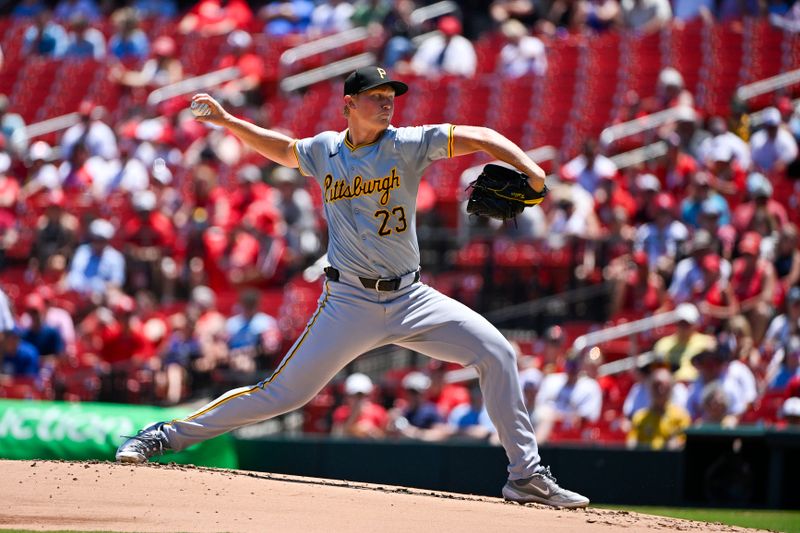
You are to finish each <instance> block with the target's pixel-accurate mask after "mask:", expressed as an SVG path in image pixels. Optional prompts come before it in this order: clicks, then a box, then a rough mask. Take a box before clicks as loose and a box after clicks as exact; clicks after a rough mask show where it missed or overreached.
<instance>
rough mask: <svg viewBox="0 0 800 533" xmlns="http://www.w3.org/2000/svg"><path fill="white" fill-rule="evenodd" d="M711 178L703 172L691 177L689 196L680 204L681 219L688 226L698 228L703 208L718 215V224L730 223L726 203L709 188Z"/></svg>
mask: <svg viewBox="0 0 800 533" xmlns="http://www.w3.org/2000/svg"><path fill="white" fill-rule="evenodd" d="M712 180H713V177H712V176H711V175H710V174H709V173H708V172H704V171H699V172H697V173H695V175H694V176H692V188H691V191H690V193H689V195H688V196H687V197H686V198H685V199H684V200H683V202H682V203H681V219H683V222H684V223H686V224H687V225H689V226H692V227H694V228H697V227H699V226H700V214H701V213H702V212H703V208H704V207H705V209H706V211H710V210H712V209H713V210H714V211H715V212H717V213H718V214H719V224H720V225H725V224H730V222H731V211H730V208H729V207H728V201H727V200H725V197H724V196H722V195H721V194H719V193H718V192H717V191H715V190H714V189H713V188H712V187H711V181H712Z"/></svg>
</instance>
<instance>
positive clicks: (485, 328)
mask: <svg viewBox="0 0 800 533" xmlns="http://www.w3.org/2000/svg"><path fill="white" fill-rule="evenodd" d="M408 90H409V88H408V86H407V85H406V84H404V83H402V82H399V81H395V80H392V79H391V78H390V76H389V73H387V71H386V70H384V69H382V68H380V67H366V68H362V69H359V70H357V71H355V72H353V73H352V74H351V75H350V76H348V78H347V79H346V80H345V83H344V97H343V106H344V116H345V118H346V120H347V129H345V130H344V131H340V132H334V131H326V132H323V133H320V134H318V135H316V136H314V137H310V138H306V139H293V138H291V137H287V136H286V135H283V134H281V133H278V132H275V131H271V130H268V129H264V128H260V127H258V126H256V125H254V124H251V123H248V122H245V121H243V120H240V119H238V118H235V117H233V116H232V115H230V114H229V113H228V112H227V111H226V110H225V109H223V108H222V106H220V104H219V103H217V102H216V101H215V100H214V99H213V98H212V97H211V96H209V95H207V94H198V95H195V96H194V97H193V102H192V109H193V111H194V112H195V114H196V115H197V120H199V121H201V122H208V123H211V124H216V125H218V126H223V127H226V128H228V129H229V130H230V131H231V132H232V133H233V134H234V135H236V136H237V137H238V138H239V139H241V140H242V141H243V142H244V143H245V144H247V145H248V146H250V147H252V148H253V149H254V150H256V151H258V152H259V153H260V154H262V155H263V156H264V157H266V158H268V159H271V160H272V161H275V162H276V163H279V164H281V165H285V166H287V167H291V168H299V170H300V172H301V173H302V174H304V175H305V176H308V177H311V178H313V179H315V180H316V181H317V183H318V184H319V186H320V187H321V189H322V197H323V202H324V210H325V217H326V218H327V221H328V228H329V244H328V259H329V262H330V266H329V267H328V268H327V269H326V270H325V273H326V278H327V279H326V282H325V284H324V288H323V291H322V294H321V296H320V298H319V304H318V307H317V310H316V312H315V313H314V314H313V316H312V317H311V318H310V320H309V321H308V324H307V326H306V328H305V330H304V331H303V333H302V334H301V335H300V337H299V338H298V339H297V341H296V342H295V343H294V345H293V346H292V347H291V349H290V350H289V352H288V353H287V354H286V355H285V356H284V358H283V360H282V361H281V363H280V364H279V365H278V367H277V368H276V369H275V371H274V372H273V373H272V375H271V376H269V377H267V378H266V379H264V380H263V381H261V382H260V383H257V384H255V385H253V386H251V387H242V388H239V389H234V390H231V391H229V392H227V393H225V394H223V395H222V396H221V397H219V398H217V399H216V400H214V401H212V402H211V403H209V404H208V405H205V406H204V407H202V408H201V409H199V410H198V411H196V412H195V413H193V414H191V415H190V416H188V417H186V418H184V419H180V420H172V421H170V422H161V423H158V424H154V425H152V426H150V427H148V428H146V429H144V430H142V431H140V432H139V433H138V435H136V436H134V437H130V438H128V439H127V440H126V441H125V442H124V443H123V444H122V445H121V446H120V447H119V449H118V451H117V454H116V458H117V460H118V461H124V462H133V463H141V462H144V461H146V460H147V459H148V458H150V457H152V456H153V455H155V454H159V453H162V452H163V451H164V450H182V449H184V448H186V447H187V446H191V445H192V444H194V443H197V442H200V441H203V440H206V439H210V438H212V437H215V436H217V435H220V434H221V433H224V432H227V431H231V430H233V429H236V428H238V427H241V426H244V425H246V424H252V423H254V422H260V421H263V420H266V419H268V418H271V417H274V416H277V415H280V414H282V413H286V412H288V411H292V410H294V409H297V408H299V407H301V406H302V405H304V404H305V403H306V402H308V401H309V400H310V399H311V398H312V397H314V395H315V394H316V393H317V392H318V391H319V390H320V389H321V388H322V387H323V386H324V385H325V384H326V383H327V382H328V381H329V380H331V378H333V377H334V376H335V375H336V374H337V373H338V372H339V371H340V370H341V369H342V368H343V367H344V366H345V365H347V363H349V362H350V361H352V360H353V359H354V358H356V357H357V356H358V355H359V354H361V353H364V352H366V351H369V350H371V349H373V348H377V347H379V346H383V345H386V344H396V345H399V346H402V347H405V348H408V349H410V350H414V351H417V352H420V353H423V354H426V355H428V356H430V357H433V358H436V359H439V360H442V361H450V362H456V363H459V364H461V365H464V366H467V365H470V366H474V367H475V368H476V369H477V371H478V374H479V376H480V387H481V391H482V393H483V396H484V398H485V402H486V408H487V410H488V412H489V415H490V416H491V419H492V422H493V423H494V425H495V427H496V428H497V431H498V435H499V438H500V441H501V443H502V445H503V447H504V449H505V451H506V454H507V456H508V461H509V466H508V482H507V483H506V484H505V486H504V487H503V490H502V493H503V496H504V497H505V498H506V499H508V500H512V501H517V502H539V503H544V504H548V505H552V506H557V507H585V506H586V505H588V503H589V500H588V499H587V498H585V497H584V496H581V495H580V494H577V493H575V492H571V491H569V490H566V489H564V488H562V487H560V486H559V485H558V484H557V483H556V480H555V478H554V477H553V476H552V474H551V473H550V471H549V468H547V467H544V466H543V465H542V464H541V462H540V458H539V453H538V447H537V444H536V437H535V436H534V433H533V427H532V426H531V422H530V419H529V417H528V413H527V412H526V409H525V404H524V401H523V397H522V392H521V390H520V386H519V381H518V378H517V364H516V360H515V359H516V356H515V352H514V350H513V348H512V347H511V345H510V344H509V343H508V341H507V340H506V339H505V338H504V337H503V336H502V335H501V334H500V332H499V331H497V329H496V328H495V327H494V326H492V325H491V324H490V323H489V322H488V321H487V320H486V319H484V318H483V317H482V316H481V315H479V314H478V313H476V312H474V311H473V310H471V309H469V308H468V307H466V306H465V305H463V304H461V303H459V302H457V301H455V300H452V299H450V298H448V297H446V296H444V295H443V294H441V293H439V292H437V291H436V290H435V289H433V288H431V287H429V286H427V285H425V284H424V283H421V282H420V272H419V261H420V257H419V246H418V244H417V235H416V198H417V189H418V186H419V182H420V178H421V176H422V173H423V171H424V170H425V168H426V167H427V166H428V165H430V164H431V163H433V162H434V161H436V160H438V159H444V158H447V157H456V156H460V155H464V154H469V153H473V152H477V151H483V152H486V153H488V154H489V155H491V156H492V157H494V158H495V159H499V160H501V161H504V162H506V163H508V164H510V165H511V166H513V167H515V168H516V169H518V170H519V172H516V171H513V172H512V174H514V175H513V176H509V174H508V173H507V172H506V171H507V169H503V168H502V167H499V168H501V172H500V173H499V174H498V171H497V170H496V168H498V167H495V169H491V168H489V169H487V170H486V171H485V174H491V175H492V179H491V180H488V181H487V180H483V181H482V182H478V183H476V184H475V187H474V188H473V195H475V194H481V195H484V196H483V197H480V198H474V200H475V201H473V202H472V203H473V206H475V207H474V208H473V209H474V211H475V212H477V213H479V214H488V215H490V216H498V217H499V218H509V217H511V216H513V214H514V213H515V212H518V211H519V210H521V208H519V209H517V208H516V207H513V206H512V207H509V206H508V205H505V204H504V205H501V206H499V207H497V204H498V202H502V203H505V202H511V203H512V204H515V203H519V202H522V205H523V207H524V206H525V205H535V204H536V203H538V202H540V201H541V199H542V197H543V196H544V194H545V193H546V188H545V180H544V178H545V173H544V172H543V171H542V169H541V168H540V167H539V166H538V165H537V164H536V163H535V162H533V161H532V160H531V159H530V158H529V157H528V156H527V155H526V154H525V153H524V152H523V151H522V150H521V149H520V148H519V147H518V146H516V145H515V144H514V143H512V142H511V141H509V140H508V139H506V138H505V137H503V136H502V135H500V134H499V133H497V132H495V131H493V130H491V129H488V128H483V127H475V126H461V125H452V124H439V125H427V126H417V127H402V128H396V127H394V126H392V125H391V120H392V113H393V110H394V99H395V98H397V97H400V96H402V95H403V94H405V93H406V92H407V91H408ZM520 172H521V173H522V174H523V175H524V179H519V174H520ZM498 176H500V177H502V176H506V180H507V181H508V183H509V184H512V185H510V186H509V187H506V186H505V185H504V184H503V183H500V184H499V185H498V184H497V180H498ZM501 181H502V180H501ZM476 191H481V192H476ZM485 195H489V196H491V198H492V200H491V201H488V200H487V199H486V197H485ZM487 206H488V207H487ZM492 206H495V207H492Z"/></svg>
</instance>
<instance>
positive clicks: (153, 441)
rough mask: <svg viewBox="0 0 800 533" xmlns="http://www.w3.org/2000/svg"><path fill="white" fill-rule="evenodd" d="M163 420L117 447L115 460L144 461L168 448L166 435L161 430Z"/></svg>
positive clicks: (127, 438)
mask: <svg viewBox="0 0 800 533" xmlns="http://www.w3.org/2000/svg"><path fill="white" fill-rule="evenodd" d="M164 424H165V422H158V423H156V424H153V425H152V426H149V427H146V428H144V429H143V430H141V431H139V433H137V434H136V435H135V436H133V437H125V438H126V440H125V442H123V443H122V444H121V445H120V447H119V448H117V461H119V462H121V463H145V462H147V460H148V459H149V458H151V457H153V456H154V455H161V454H163V453H164V450H169V449H170V447H169V441H168V440H167V435H166V434H165V433H164V432H163V431H162V430H161V428H162V427H163V426H164Z"/></svg>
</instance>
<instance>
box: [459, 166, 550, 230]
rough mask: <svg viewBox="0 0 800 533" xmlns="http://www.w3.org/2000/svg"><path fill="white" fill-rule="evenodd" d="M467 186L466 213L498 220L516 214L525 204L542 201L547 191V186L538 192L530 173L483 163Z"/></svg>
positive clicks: (520, 211)
mask: <svg viewBox="0 0 800 533" xmlns="http://www.w3.org/2000/svg"><path fill="white" fill-rule="evenodd" d="M467 190H468V191H469V202H467V213H469V214H470V215H480V216H483V217H490V218H496V219H499V220H508V219H509V218H516V216H517V215H519V214H520V213H522V210H523V209H525V208H526V207H528V206H531V205H537V204H540V203H542V200H544V197H545V195H547V187H546V186H545V188H544V189H542V190H541V191H540V192H536V191H534V190H533V189H532V188H531V186H530V185H528V176H526V175H525V174H523V173H522V172H519V171H517V170H513V169H510V168H506V167H501V166H500V165H486V166H485V167H483V172H481V174H480V176H478V179H476V180H475V181H473V182H472V183H470V185H469V187H467Z"/></svg>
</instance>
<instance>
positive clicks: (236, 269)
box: [203, 226, 261, 291]
mask: <svg viewBox="0 0 800 533" xmlns="http://www.w3.org/2000/svg"><path fill="white" fill-rule="evenodd" d="M203 243H204V245H205V260H204V264H205V273H206V276H207V277H208V285H209V286H210V287H211V288H212V289H214V290H216V291H220V290H230V289H232V288H233V287H234V286H235V285H237V284H240V283H242V282H244V281H246V280H252V279H255V278H257V277H258V276H257V266H258V258H259V256H260V253H261V246H260V244H259V242H258V239H256V238H255V237H254V236H253V235H252V233H250V232H249V231H247V230H245V229H244V228H243V227H242V226H237V227H235V228H233V229H232V230H231V231H230V232H225V231H224V230H223V229H222V228H220V227H218V226H212V227H210V228H208V229H207V230H206V231H205V232H204V233H203Z"/></svg>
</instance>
